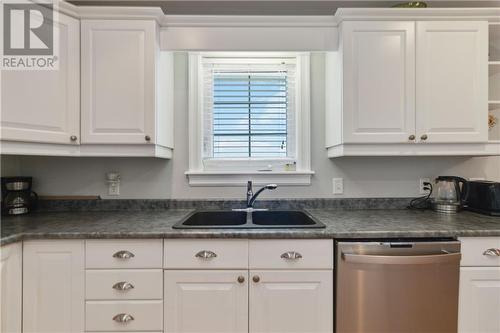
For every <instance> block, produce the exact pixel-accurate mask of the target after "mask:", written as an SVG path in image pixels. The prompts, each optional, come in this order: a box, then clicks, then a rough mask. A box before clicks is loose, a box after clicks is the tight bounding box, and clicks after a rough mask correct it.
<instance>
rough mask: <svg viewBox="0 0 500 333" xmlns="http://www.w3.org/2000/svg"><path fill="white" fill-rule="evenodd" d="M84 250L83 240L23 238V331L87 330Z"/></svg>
mask: <svg viewBox="0 0 500 333" xmlns="http://www.w3.org/2000/svg"><path fill="white" fill-rule="evenodd" d="M84 251H85V248H84V241H82V240H58V241H54V240H43V241H28V242H24V253H23V332H24V333H81V332H83V331H84V316H85V307H84V303H85V275H84V274H85V271H84V265H85V259H84V258H85V253H84Z"/></svg>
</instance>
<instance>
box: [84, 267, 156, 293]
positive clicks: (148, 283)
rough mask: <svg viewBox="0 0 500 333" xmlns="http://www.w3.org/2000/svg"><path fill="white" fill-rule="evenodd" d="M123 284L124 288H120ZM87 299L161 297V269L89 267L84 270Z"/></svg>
mask: <svg viewBox="0 0 500 333" xmlns="http://www.w3.org/2000/svg"><path fill="white" fill-rule="evenodd" d="M121 285H125V286H126V287H125V288H120V286H121ZM85 298H86V299H87V300H131V299H136V300H137V299H142V300H151V299H153V300H154V299H163V271H162V270H161V269H109V270H102V269H89V270H87V271H86V272H85Z"/></svg>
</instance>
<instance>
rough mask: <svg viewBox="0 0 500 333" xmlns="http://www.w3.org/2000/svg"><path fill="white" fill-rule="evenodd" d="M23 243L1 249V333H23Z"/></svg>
mask: <svg viewBox="0 0 500 333" xmlns="http://www.w3.org/2000/svg"><path fill="white" fill-rule="evenodd" d="M22 253H23V252H22V243H15V244H11V245H6V246H2V247H1V248H0V257H1V259H0V299H1V304H0V331H1V332H5V333H21V321H22V319H21V316H22V269H23V267H22V266H23V261H22Z"/></svg>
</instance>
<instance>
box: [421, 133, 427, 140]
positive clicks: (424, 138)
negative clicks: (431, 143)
mask: <svg viewBox="0 0 500 333" xmlns="http://www.w3.org/2000/svg"><path fill="white" fill-rule="evenodd" d="M427 138H428V137H427V134H422V136H421V137H420V139H421V140H424V141H425V140H427Z"/></svg>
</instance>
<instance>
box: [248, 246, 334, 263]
mask: <svg viewBox="0 0 500 333" xmlns="http://www.w3.org/2000/svg"><path fill="white" fill-rule="evenodd" d="M249 253H250V256H249V264H250V268H251V269H332V268H333V240H330V239H319V240H310V239H269V240H250V241H249Z"/></svg>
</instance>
